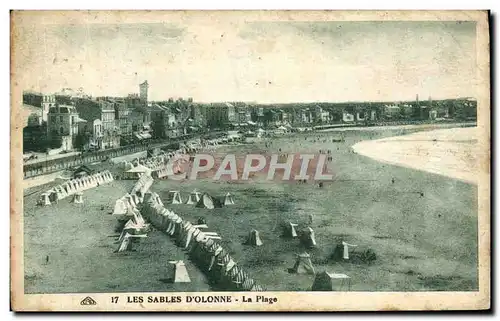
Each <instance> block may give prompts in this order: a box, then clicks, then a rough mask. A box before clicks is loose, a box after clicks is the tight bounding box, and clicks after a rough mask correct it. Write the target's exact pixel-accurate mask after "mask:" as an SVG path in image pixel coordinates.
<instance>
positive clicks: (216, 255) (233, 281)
mask: <svg viewBox="0 0 500 321" xmlns="http://www.w3.org/2000/svg"><path fill="white" fill-rule="evenodd" d="M142 214H143V215H144V217H145V218H146V219H147V220H148V221H149V222H151V224H152V225H153V226H155V227H156V228H157V229H158V230H160V231H164V232H165V233H167V234H168V235H169V236H170V237H172V239H174V241H175V243H176V244H177V245H178V246H179V247H181V248H182V249H184V250H185V251H186V253H188V255H189V257H190V259H191V260H192V261H193V262H194V263H195V264H196V265H197V266H198V267H199V268H200V269H201V271H203V272H204V273H205V274H206V275H207V276H208V278H209V280H210V281H211V282H212V284H213V285H214V286H215V287H216V288H217V289H219V290H231V291H263V288H262V287H261V286H260V285H258V284H257V283H256V282H255V280H254V279H253V278H251V277H250V276H249V275H248V274H247V273H246V272H245V271H244V269H242V268H241V267H240V266H238V264H237V263H236V262H235V260H234V259H233V258H232V257H231V256H230V255H229V252H228V251H227V250H226V249H224V248H223V247H222V246H221V245H220V243H219V240H221V237H220V236H219V235H218V234H217V233H216V232H210V231H207V229H208V226H207V225H206V223H204V222H197V224H192V223H191V222H189V221H185V220H183V219H182V218H181V217H180V216H178V215H177V214H175V213H174V212H173V211H170V210H168V209H166V208H165V207H164V206H163V205H162V203H161V200H159V197H158V195H157V194H156V193H151V192H149V193H147V194H146V196H145V197H144V202H143V204H142ZM175 262H176V263H175V264H179V263H178V261H175Z"/></svg>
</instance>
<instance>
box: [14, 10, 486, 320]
mask: <svg viewBox="0 0 500 321" xmlns="http://www.w3.org/2000/svg"><path fill="white" fill-rule="evenodd" d="M488 19H489V16H488V12H484V11H387V12H382V11H378V12H377V11H225V12H222V11H220V12H219V11H210V12H203V11H13V12H12V13H11V104H12V105H11V155H12V156H11V212H10V218H11V302H12V308H13V310H15V311H393V310H479V309H489V307H490V94H489V92H490V83H489V76H490V73H489V72H490V64H489V23H488Z"/></svg>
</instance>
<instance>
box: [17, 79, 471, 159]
mask: <svg viewBox="0 0 500 321" xmlns="http://www.w3.org/2000/svg"><path fill="white" fill-rule="evenodd" d="M148 89H149V84H148V82H147V81H145V82H143V83H142V84H140V85H139V94H136V93H134V94H129V95H128V96H125V97H109V96H104V97H90V96H88V95H85V94H84V93H83V90H82V89H79V90H77V91H72V90H71V89H69V88H65V89H63V90H62V91H61V92H60V93H58V94H53V95H42V94H39V93H32V92H25V93H24V94H23V103H24V108H23V109H24V110H26V111H27V113H29V114H30V116H29V117H27V119H28V121H27V123H26V124H25V126H26V127H25V128H24V149H25V151H43V152H45V151H47V150H48V149H50V150H53V152H54V153H57V152H65V151H72V150H84V151H86V150H100V149H108V148H116V147H118V146H123V145H127V144H131V143H138V142H141V141H142V142H144V141H147V140H149V139H168V138H174V137H179V136H182V135H184V134H188V133H191V132H196V131H198V132H204V131H207V130H214V129H218V130H225V129H234V128H244V127H247V126H255V127H263V128H273V127H278V126H282V125H290V126H294V127H304V126H318V125H330V124H359V125H368V124H375V123H378V122H393V121H402V120H403V121H434V120H459V121H463V120H473V119H475V118H476V109H477V102H476V100H475V99H473V98H459V99H446V100H434V101H433V100H432V99H431V98H430V97H429V99H428V100H425V101H420V100H419V99H418V95H417V97H416V99H415V100H413V101H406V102H347V103H329V102H324V103H323V102H315V103H289V104H258V103H247V102H220V103H199V102H193V99H192V98H187V99H183V98H179V99H176V100H174V99H173V98H170V99H168V100H166V101H149V100H148Z"/></svg>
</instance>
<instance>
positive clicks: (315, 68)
mask: <svg viewBox="0 0 500 321" xmlns="http://www.w3.org/2000/svg"><path fill="white" fill-rule="evenodd" d="M21 34H22V37H20V38H19V40H18V45H22V46H23V50H22V52H23V56H22V57H20V58H22V59H21V60H22V62H23V63H22V65H23V70H25V73H23V84H24V87H25V88H23V89H24V90H35V91H39V92H43V93H46V92H57V91H60V90H61V88H63V87H69V88H73V89H78V88H79V87H82V88H83V90H84V92H86V93H88V94H91V95H93V96H101V95H107V96H124V95H127V94H129V93H138V92H139V88H138V85H139V83H141V82H143V81H144V80H148V83H149V85H150V87H149V100H166V99H168V98H170V97H173V98H177V97H192V98H193V99H194V101H199V102H220V101H251V102H261V103H278V102H282V103H286V102H314V101H323V102H342V101H401V100H412V99H415V96H416V95H417V94H418V95H419V97H420V99H427V98H428V97H429V96H432V99H440V98H458V97H475V96H476V95H477V94H476V85H477V84H476V72H477V70H476V69H477V68H476V48H475V37H476V31H475V23H474V22H443V21H434V22H395V21H386V22H345V21H343V22H279V21H272V22H262V21H259V22H244V21H239V22H236V21H225V22H220V21H219V22H218V23H210V24H207V23H203V22H200V23H197V22H196V21H189V22H185V23H182V22H176V23H147V24H144V23H142V24H138V23H134V24H101V23H99V24H67V25H60V24H57V25H51V24H50V23H47V24H44V25H38V26H33V25H31V26H27V27H26V28H25V29H24V30H21Z"/></svg>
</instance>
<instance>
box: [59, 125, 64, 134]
mask: <svg viewBox="0 0 500 321" xmlns="http://www.w3.org/2000/svg"><path fill="white" fill-rule="evenodd" d="M63 132H64V128H63V127H62V126H61V128H59V133H60V134H62V133H63Z"/></svg>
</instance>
